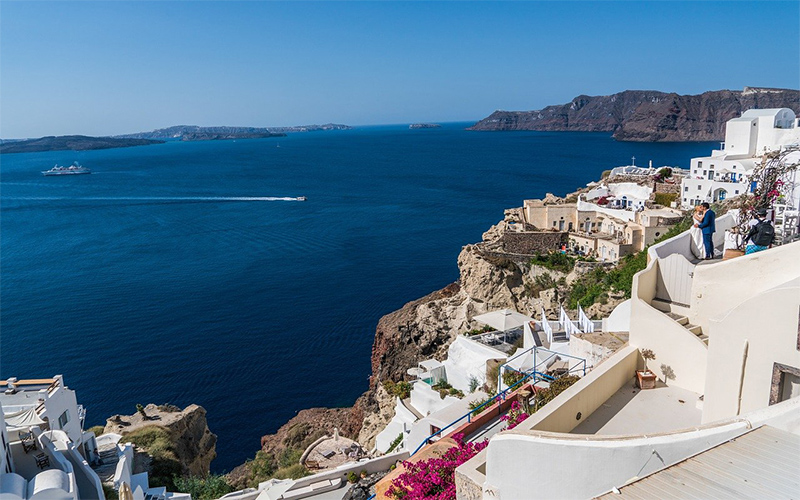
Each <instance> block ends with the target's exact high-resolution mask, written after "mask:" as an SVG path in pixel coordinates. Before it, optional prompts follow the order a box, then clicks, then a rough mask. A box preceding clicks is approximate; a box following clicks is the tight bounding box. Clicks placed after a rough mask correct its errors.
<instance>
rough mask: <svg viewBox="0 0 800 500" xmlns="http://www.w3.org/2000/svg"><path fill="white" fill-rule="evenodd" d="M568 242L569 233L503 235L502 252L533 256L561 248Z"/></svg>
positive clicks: (543, 232)
mask: <svg viewBox="0 0 800 500" xmlns="http://www.w3.org/2000/svg"><path fill="white" fill-rule="evenodd" d="M568 241H569V233H567V232H558V231H537V232H524V233H512V232H506V233H504V234H503V251H505V252H508V253H514V254H526V255H533V254H536V253H546V252H549V251H551V250H557V249H559V248H561V245H566V244H567V242H568Z"/></svg>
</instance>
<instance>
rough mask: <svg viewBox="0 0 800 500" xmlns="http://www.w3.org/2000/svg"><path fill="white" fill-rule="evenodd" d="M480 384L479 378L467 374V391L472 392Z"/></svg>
mask: <svg viewBox="0 0 800 500" xmlns="http://www.w3.org/2000/svg"><path fill="white" fill-rule="evenodd" d="M479 385H481V382H480V380H478V379H477V377H475V376H473V375H470V376H469V392H470V394H472V393H473V392H475V391H476V390H477V389H478V386H479Z"/></svg>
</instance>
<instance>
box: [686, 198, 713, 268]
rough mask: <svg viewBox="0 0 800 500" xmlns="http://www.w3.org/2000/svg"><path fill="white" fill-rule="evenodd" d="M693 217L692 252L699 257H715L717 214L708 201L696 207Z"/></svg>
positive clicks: (707, 258)
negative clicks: (714, 238)
mask: <svg viewBox="0 0 800 500" xmlns="http://www.w3.org/2000/svg"><path fill="white" fill-rule="evenodd" d="M692 218H693V219H694V226H693V227H692V229H691V235H692V253H693V254H694V255H695V257H697V258H698V259H706V260H710V259H713V258H714V240H713V237H714V231H716V226H715V222H716V219H717V214H715V213H714V211H713V210H711V207H710V206H709V204H708V203H702V204H700V205H697V206H696V207H694V214H693V215H692Z"/></svg>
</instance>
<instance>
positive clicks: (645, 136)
mask: <svg viewBox="0 0 800 500" xmlns="http://www.w3.org/2000/svg"><path fill="white" fill-rule="evenodd" d="M752 108H761V109H764V108H791V109H792V110H793V111H794V112H795V113H800V91H798V90H793V89H772V88H755V87H745V88H744V90H743V91H736V90H715V91H710V92H704V93H702V94H699V95H678V94H675V93H666V92H658V91H655V90H626V91H624V92H619V93H617V94H613V95H610V96H587V95H581V96H578V97H576V98H574V99H573V100H572V101H570V102H568V103H566V104H560V105H555V106H547V107H546V108H544V109H540V110H536V111H495V112H494V113H492V114H491V115H489V116H488V117H486V118H484V119H483V120H480V121H479V122H478V123H476V124H475V125H473V126H472V127H469V128H468V129H467V130H480V131H507V130H538V131H552V132H567V131H574V132H612V133H613V137H614V139H616V140H618V141H637V142H690V141H721V140H723V138H724V136H725V123H726V122H727V121H728V120H730V119H731V118H736V117H738V116H740V115H741V113H742V112H744V111H745V110H748V109H752Z"/></svg>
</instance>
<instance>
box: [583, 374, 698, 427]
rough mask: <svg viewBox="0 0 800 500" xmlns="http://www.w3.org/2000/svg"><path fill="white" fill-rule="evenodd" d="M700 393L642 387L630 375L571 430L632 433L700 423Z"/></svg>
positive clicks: (657, 387)
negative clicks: (614, 391) (618, 388)
mask: <svg viewBox="0 0 800 500" xmlns="http://www.w3.org/2000/svg"><path fill="white" fill-rule="evenodd" d="M699 397H700V395H699V394H697V393H694V392H691V391H687V390H685V389H681V388H679V387H673V386H666V385H664V384H663V383H661V382H660V381H659V382H658V383H657V384H656V388H655V389H648V390H644V391H642V390H640V389H639V388H638V387H636V385H635V379H633V378H632V379H631V380H630V381H629V382H628V383H626V384H625V385H623V386H622V388H620V390H618V391H617V392H616V393H615V394H614V395H613V396H611V397H610V398H609V399H608V400H607V401H606V402H605V403H603V404H602V405H601V406H600V407H599V408H598V409H597V410H595V411H594V413H592V414H591V415H590V416H589V417H588V418H587V419H586V420H584V421H583V422H582V423H581V424H579V425H578V426H577V427H575V429H573V430H572V434H599V435H607V436H614V435H633V434H652V433H657V432H668V431H673V430H675V429H685V428H688V427H694V426H698V425H700V420H701V417H702V410H701V409H700V408H698V398H699Z"/></svg>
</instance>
